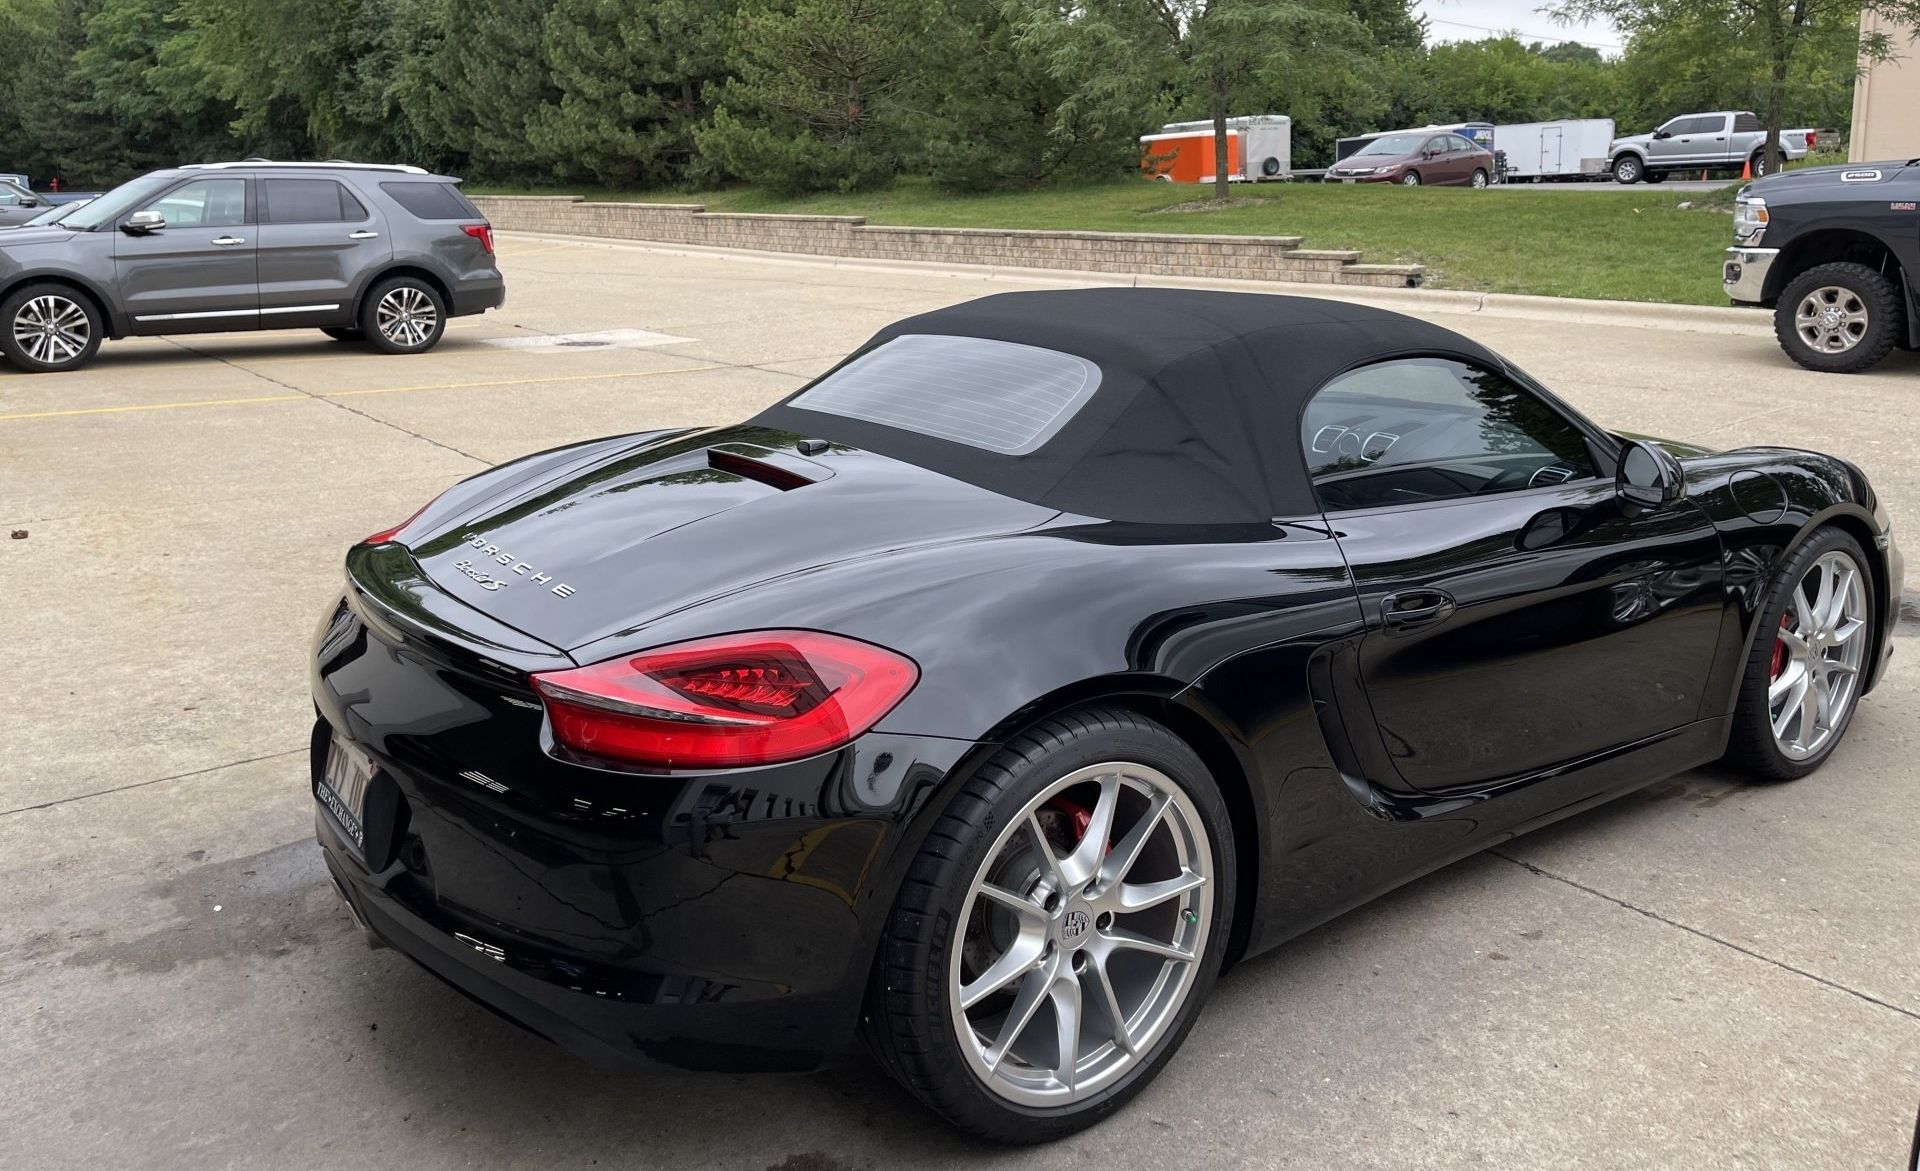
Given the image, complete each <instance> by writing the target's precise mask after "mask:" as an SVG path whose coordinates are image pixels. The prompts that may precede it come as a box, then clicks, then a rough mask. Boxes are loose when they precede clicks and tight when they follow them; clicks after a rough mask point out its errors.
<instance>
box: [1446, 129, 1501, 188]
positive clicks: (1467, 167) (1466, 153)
mask: <svg viewBox="0 0 1920 1171" xmlns="http://www.w3.org/2000/svg"><path fill="white" fill-rule="evenodd" d="M1447 158H1448V159H1449V160H1450V161H1451V162H1452V164H1453V165H1452V168H1451V169H1452V171H1453V174H1454V176H1455V181H1456V182H1459V183H1472V182H1473V173H1474V172H1475V171H1477V170H1480V169H1481V167H1482V166H1483V165H1484V166H1489V167H1490V164H1486V163H1484V161H1483V159H1482V157H1481V154H1480V147H1479V146H1478V144H1476V143H1475V142H1474V141H1473V140H1472V139H1471V138H1468V137H1467V136H1466V135H1464V134H1449V135H1448V136H1447ZM1487 178H1488V179H1489V180H1491V179H1492V178H1493V174H1492V171H1491V170H1489V171H1488V174H1487Z"/></svg>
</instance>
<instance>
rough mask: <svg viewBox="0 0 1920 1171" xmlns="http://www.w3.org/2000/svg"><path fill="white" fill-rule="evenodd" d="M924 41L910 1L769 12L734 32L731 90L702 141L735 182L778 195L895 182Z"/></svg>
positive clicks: (747, 17) (822, 2)
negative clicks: (736, 178)
mask: <svg viewBox="0 0 1920 1171" xmlns="http://www.w3.org/2000/svg"><path fill="white" fill-rule="evenodd" d="M921 31H922V21H921V18H920V6H919V5H917V4H914V3H912V2H911V0H795V3H794V4H793V5H792V7H791V8H790V9H788V8H785V7H779V6H774V5H771V4H763V5H761V6H757V7H755V8H752V9H749V10H747V11H746V12H744V13H743V14H742V16H741V18H740V20H739V22H738V24H737V25H736V39H735V42H734V52H735V57H734V70H735V77H734V80H733V81H732V82H731V83H730V84H729V85H728V86H727V87H726V89H725V92H724V94H723V95H722V97H721V99H720V102H719V105H718V108H716V109H715V110H714V113H713V120H712V122H711V123H710V124H709V125H707V126H705V127H703V128H702V129H701V130H699V131H698V132H697V133H696V134H695V140H696V141H697V143H698V144H699V148H700V150H701V152H702V153H703V154H706V155H708V156H709V157H710V158H712V159H714V160H716V161H717V162H718V163H719V164H720V165H721V166H722V167H723V168H724V169H725V170H726V171H727V172H728V173H730V174H734V175H737V176H739V177H741V178H743V179H746V180H748V181H750V182H755V183H763V184H765V185H767V186H768V187H771V188H773V189H774V190H776V191H782V192H788V193H792V192H800V191H853V190H858V189H861V188H868V187H875V186H878V185H880V184H882V183H885V182H887V181H888V180H890V179H892V178H893V176H894V175H895V174H896V173H897V172H898V169H899V165H900V158H901V156H902V154H903V153H904V152H905V151H906V149H907V147H908V139H907V135H906V125H907V123H908V121H909V120H910V118H909V115H910V111H909V109H908V108H907V106H906V105H905V104H904V102H903V100H902V99H903V97H904V95H905V94H906V92H907V90H908V87H909V84H910V82H911V81H912V78H913V69H914V63H915V46H916V45H917V44H918V43H919V35H920V33H921Z"/></svg>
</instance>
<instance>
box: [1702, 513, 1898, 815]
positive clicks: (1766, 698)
mask: <svg viewBox="0 0 1920 1171" xmlns="http://www.w3.org/2000/svg"><path fill="white" fill-rule="evenodd" d="M1829 565H1840V566H1843V567H1845V568H1846V569H1847V570H1848V571H1849V572H1850V573H1851V575H1852V582H1854V583H1857V584H1858V593H1857V594H1853V595H1851V596H1850V597H1849V596H1846V595H1844V594H1843V592H1842V587H1840V586H1838V585H1837V584H1836V586H1835V587H1834V593H1833V596H1835V597H1838V598H1840V600H1841V601H1842V602H1846V603H1848V605H1846V606H1844V607H1842V609H1845V610H1847V611H1848V614H1847V616H1846V618H1845V620H1837V619H1836V620H1832V621H1829V618H1828V616H1823V615H1822V614H1820V613H1819V606H1818V602H1819V600H1820V597H1821V595H1820V593H1819V582H1820V581H1821V580H1822V579H1823V577H1824V572H1825V569H1826V567H1827V566H1829ZM1803 583H1808V587H1807V588H1803ZM1809 588H1810V589H1811V593H1809ZM1849 588H1850V587H1849ZM1796 592H1799V593H1800V594H1801V597H1800V598H1799V599H1798V600H1797V604H1796V599H1795V597H1794V595H1795V593H1796ZM1875 606H1876V603H1875V601H1874V596H1873V574H1872V573H1871V572H1870V571H1869V569H1868V562H1867V556H1866V553H1865V552H1864V551H1863V550H1862V549H1861V548H1860V543H1859V542H1858V541H1856V540H1854V539H1853V538H1852V537H1851V536H1849V535H1848V534H1846V533H1845V532H1842V531H1841V530H1839V529H1836V528H1831V527H1829V528H1822V529H1818V530H1816V531H1815V532H1814V534H1813V535H1812V536H1811V537H1808V538H1807V540H1806V541H1805V542H1804V543H1802V544H1801V546H1800V547H1799V548H1798V549H1796V550H1794V551H1793V555H1792V556H1790V557H1788V558H1787V560H1786V563H1785V564H1784V565H1782V566H1781V567H1780V571H1779V573H1778V574H1777V575H1776V576H1775V578H1774V582H1773V585H1772V587H1771V588H1770V589H1769V590H1768V591H1767V601H1766V605H1765V606H1764V607H1763V608H1762V609H1761V611H1760V622H1759V632H1758V634H1756V635H1755V637H1754V641H1753V646H1752V647H1751V648H1749V650H1748V652H1747V664H1746V671H1745V674H1743V675H1742V676H1741V680H1740V694H1739V698H1738V700H1737V701H1736V703H1735V705H1734V710H1733V732H1732V735H1731V736H1729V738H1728V740H1727V754H1726V756H1725V757H1724V758H1723V760H1724V762H1725V763H1727V764H1729V765H1731V766H1733V767H1735V768H1738V769H1740V770H1741V771H1743V772H1746V773H1748V774H1749V775H1751V776H1753V777H1756V778H1759V779H1761V780H1774V781H1786V780H1793V779H1795V778H1797V777H1804V776H1806V775H1807V774H1808V773H1810V772H1812V771H1813V770H1815V769H1817V768H1819V767H1820V766H1821V765H1822V764H1824V763H1826V760H1827V758H1828V757H1829V756H1831V755H1833V750H1834V749H1835V748H1837V747H1839V744H1840V741H1841V740H1842V739H1843V738H1845V736H1846V734H1847V728H1848V726H1849V725H1850V724H1851V723H1852V722H1853V713H1854V712H1855V711H1856V710H1858V708H1859V705H1860V689H1861V687H1862V686H1863V685H1864V684H1865V683H1866V678H1867V672H1868V671H1870V670H1871V669H1872V667H1873V662H1872V660H1873V655H1874V647H1873V643H1872V641H1871V640H1872V638H1873V634H1874V630H1873V615H1874V614H1876V613H1877V612H1878V611H1877V610H1876V608H1875ZM1835 614H1838V611H1835ZM1829 625H1830V626H1831V627H1833V628H1834V629H1833V630H1832V631H1823V627H1825V626H1829ZM1848 629H1851V634H1848V635H1846V636H1845V637H1844V638H1843V639H1840V640H1839V641H1837V642H1829V638H1830V637H1832V636H1833V635H1837V634H1839V633H1840V632H1842V631H1845V630H1848ZM1809 631H1812V632H1814V633H1813V637H1811V638H1809V637H1808V635H1809ZM1795 640H1797V641H1795ZM1776 648H1777V649H1776ZM1802 652H1804V654H1803V653H1802ZM1849 654H1851V656H1852V658H1853V660H1854V661H1853V663H1852V665H1851V667H1850V669H1849V670H1846V671H1842V670H1838V669H1836V664H1837V663H1838V661H1839V660H1840V659H1843V658H1845V657H1846V656H1848V655H1849ZM1809 663H1812V664H1815V667H1814V668H1813V670H1812V671H1811V672H1809V671H1807V670H1806V669H1805V668H1806V667H1807V665H1808V664H1809ZM1822 664H1824V665H1822ZM1798 678H1805V679H1806V680H1807V686H1805V687H1801V685H1800V684H1799V683H1798V682H1797V681H1796V680H1797V679H1798ZM1835 680H1840V681H1842V682H1844V684H1845V690H1844V693H1843V694H1840V695H1839V701H1838V703H1834V704H1831V705H1830V704H1829V703H1827V702H1825V701H1824V700H1823V696H1827V697H1829V698H1830V697H1831V695H1832V694H1833V693H1832V692H1830V691H1827V690H1825V688H1828V687H1832V686H1833V685H1834V681H1835ZM1823 685H1824V686H1823ZM1796 687H1801V690H1799V691H1795V688H1796ZM1776 689H1779V690H1781V691H1783V692H1784V693H1785V694H1782V695H1778V696H1776V695H1775V694H1774V692H1775V690H1776ZM1809 691H1810V692H1811V695H1812V699H1811V702H1812V704H1813V707H1814V709H1815V710H1816V712H1817V713H1818V714H1817V716H1816V718H1815V721H1814V723H1815V725H1816V728H1818V729H1820V730H1822V731H1823V734H1822V735H1821V736H1819V737H1817V738H1810V739H1809V742H1808V743H1807V744H1806V746H1805V747H1804V749H1803V748H1801V747H1796V746H1795V745H1794V744H1793V740H1794V738H1795V734H1796V733H1798V734H1802V735H1804V733H1805V729H1803V728H1802V727H1801V725H1800V723H1799V721H1798V719H1797V718H1796V711H1795V709H1796V708H1797V706H1798V705H1797V703H1795V696H1796V695H1806V694H1808V692H1809ZM1776 709H1778V710H1777V711H1776ZM1780 724H1784V725H1785V727H1786V732H1785V737H1786V738H1785V740H1784V741H1783V734H1782V733H1781V732H1780V731H1779V730H1778V728H1777V726H1778V725H1780Z"/></svg>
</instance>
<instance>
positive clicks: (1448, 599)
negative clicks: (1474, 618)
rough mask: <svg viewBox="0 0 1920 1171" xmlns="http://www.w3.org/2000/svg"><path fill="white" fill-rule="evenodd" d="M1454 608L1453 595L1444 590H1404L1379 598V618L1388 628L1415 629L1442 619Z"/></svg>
mask: <svg viewBox="0 0 1920 1171" xmlns="http://www.w3.org/2000/svg"><path fill="white" fill-rule="evenodd" d="M1456 608H1457V606H1456V604H1455V602H1454V600H1453V595H1452V594H1450V593H1448V592H1446V591H1445V590H1432V589H1416V590H1405V591H1402V592H1401V593H1397V594H1388V595H1387V596H1386V597H1385V598H1383V599H1382V600H1381V602H1380V620H1381V621H1382V622H1383V623H1385V624H1386V626H1387V629H1389V630H1415V629H1418V628H1419V627H1422V626H1431V625H1433V624H1434V623H1436V622H1440V621H1442V620H1444V619H1445V618H1447V617H1448V616H1449V615H1451V614H1452V613H1453V612H1454V610H1455V609H1456Z"/></svg>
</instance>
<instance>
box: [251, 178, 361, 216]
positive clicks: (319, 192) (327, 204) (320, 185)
mask: <svg viewBox="0 0 1920 1171" xmlns="http://www.w3.org/2000/svg"><path fill="white" fill-rule="evenodd" d="M261 186H262V188H263V194H262V199H263V212H262V214H263V216H264V218H265V220H266V222H267V223H270V224H333V223H345V222H353V223H358V222H360V221H361V220H364V219H366V218H367V209H366V208H364V207H362V206H360V201H359V200H357V199H355V198H354V197H353V193H352V192H350V191H348V190H347V189H346V188H345V187H343V186H342V185H341V184H339V183H338V182H336V181H334V180H332V179H267V180H265V181H264V182H263V183H262V184H261Z"/></svg>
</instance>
